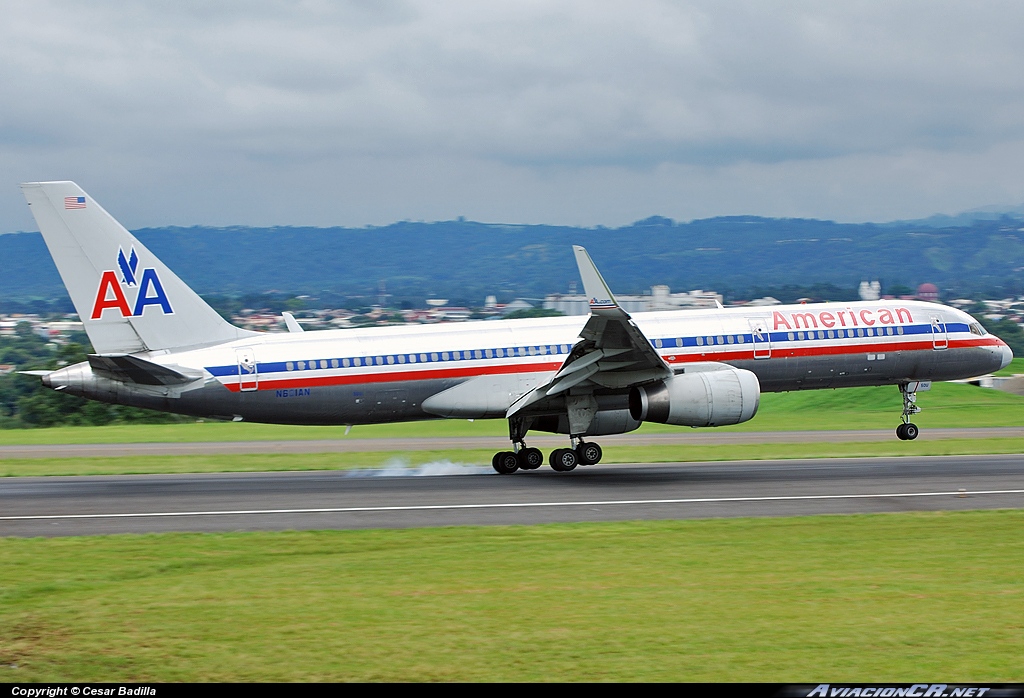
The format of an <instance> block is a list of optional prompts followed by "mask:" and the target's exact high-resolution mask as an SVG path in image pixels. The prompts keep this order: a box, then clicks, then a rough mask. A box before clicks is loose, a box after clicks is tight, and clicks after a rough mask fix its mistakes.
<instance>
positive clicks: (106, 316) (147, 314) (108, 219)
mask: <svg viewBox="0 0 1024 698" xmlns="http://www.w3.org/2000/svg"><path fill="white" fill-rule="evenodd" d="M21 190H22V193H24V195H25V199H27V200H28V204H29V206H31V207H32V215H33V216H35V219H36V223H37V224H38V225H39V231H40V232H41V233H42V234H43V240H45V241H46V246H47V247H48V248H49V250H50V255H52V256H53V261H54V263H55V264H56V265H57V271H59V272H60V277H61V279H62V280H63V281H64V285H65V286H66V287H67V289H68V293H69V294H70V295H71V301H72V302H73V303H74V304H75V310H77V311H78V315H79V317H81V318H82V322H83V323H84V324H85V331H86V332H87V333H88V335H89V340H90V341H91V342H92V345H93V349H94V350H95V351H96V352H97V353H99V354H110V353H135V352H140V351H147V350H148V351H156V350H160V349H178V348H186V347H195V346H203V345H209V344H217V343H220V342H227V341H231V340H234V339H240V338H242V337H247V336H251V335H252V334H255V333H253V332H250V331H248V330H242V329H239V328H237V327H235V326H234V325H231V324H230V323H228V322H227V321H226V320H224V318H222V317H221V316H220V315H218V314H217V311H215V310H214V309H213V308H211V307H210V306H209V305H207V304H206V302H205V301H204V300H203V299H202V298H200V297H199V296H198V295H197V294H196V293H195V291H193V290H192V289H190V288H189V287H188V286H186V285H185V282H183V281H182V280H181V279H179V278H178V277H177V276H175V275H174V273H173V272H172V271H171V270H170V269H168V268H167V267H166V266H164V264H163V262H161V261H160V260H159V259H157V258H156V257H155V256H154V255H153V253H152V252H150V251H149V250H147V249H146V247H145V246H144V245H143V244H142V243H141V242H139V241H138V240H137V239H135V236H134V235H132V234H131V233H129V232H128V231H127V230H125V228H124V227H123V226H122V225H121V224H120V223H118V222H117V221H116V220H114V218H113V217H112V216H111V215H110V214H109V213H107V212H106V211H104V210H103V207H101V206H100V205H99V204H97V203H96V202H95V201H94V200H93V199H92V198H91V197H90V196H89V195H88V194H86V193H85V192H84V191H82V189H81V188H80V187H79V186H78V185H77V184H75V183H74V182H31V183H28V184H22V185H21Z"/></svg>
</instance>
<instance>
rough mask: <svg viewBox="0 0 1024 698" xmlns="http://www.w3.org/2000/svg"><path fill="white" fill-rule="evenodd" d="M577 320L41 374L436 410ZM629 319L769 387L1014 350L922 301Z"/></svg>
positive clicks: (74, 388) (547, 374)
mask: <svg viewBox="0 0 1024 698" xmlns="http://www.w3.org/2000/svg"><path fill="white" fill-rule="evenodd" d="M586 321H587V318H586V317H559V318H540V319H529V320H525V319H524V320H503V321H488V322H474V323H452V324H441V325H430V326H422V325H414V326H410V325H405V326H392V327H381V328H369V329H362V330H331V331H321V332H303V333H287V334H285V333H270V334H265V335H260V336H256V337H250V338H246V339H241V340H237V341H233V342H227V343H222V344H218V345H216V346H209V347H205V348H201V349H192V350H187V351H175V352H154V353H149V354H139V356H141V357H143V358H145V359H147V360H148V361H151V362H153V363H157V364H161V365H164V366H167V367H169V368H172V369H176V370H183V371H185V372H186V373H188V374H189V375H193V376H195V377H196V379H195V380H194V381H193V382H192V383H190V384H188V385H186V386H170V387H168V386H131V385H126V384H124V383H121V382H118V381H111V380H109V379H106V378H103V377H100V376H97V375H94V374H93V373H92V372H91V370H90V367H89V364H87V363H85V364H77V365H75V366H72V367H68V368H66V369H63V370H60V371H56V372H53V373H51V374H50V375H49V376H48V377H47V379H46V382H47V384H48V385H50V386H51V387H57V386H58V385H65V386H66V387H65V388H64V389H65V390H66V391H67V392H69V393H72V394H78V395H82V396H84V397H89V398H93V399H100V400H105V401H109V402H117V403H121V404H130V405H137V406H141V407H150V408H154V409H160V410H165V411H171V412H178V413H182V414H189V415H195V416H202V417H215V418H224V419H235V420H246V421H258V422H272V423H291V424H366V423H381V422H393V421H409V420H420V419H431V418H435V417H437V416H438V415H437V414H435V413H431V412H430V411H428V410H425V409H424V406H423V403H424V401H425V400H427V399H428V398H430V397H431V396H433V395H436V394H438V393H440V392H442V391H445V390H447V389H449V388H452V387H454V386H456V385H458V384H459V383H461V382H464V381H466V380H469V379H473V378H479V377H484V376H494V377H495V380H496V381H497V380H498V378H499V377H501V381H500V389H501V390H506V391H507V390H510V388H509V386H510V385H511V386H514V387H513V388H511V390H521V393H520V394H522V393H525V392H527V391H529V390H531V389H533V388H534V387H536V386H538V385H542V384H543V383H545V382H546V381H547V380H549V379H550V378H551V376H552V375H553V374H554V373H555V372H556V371H558V370H559V368H560V367H561V366H562V364H563V363H564V362H565V360H566V358H567V357H568V355H569V353H570V351H571V350H572V348H573V345H574V344H575V343H576V342H577V340H578V337H579V334H580V331H581V329H582V328H583V326H584V324H585V323H586ZM633 321H634V322H635V324H636V325H637V327H639V329H640V330H641V331H642V332H643V334H644V335H645V336H646V337H647V338H648V339H649V340H650V342H651V344H652V345H653V346H654V348H655V350H656V351H657V352H658V353H659V354H660V355H661V356H662V358H663V359H664V360H665V361H666V362H667V363H668V364H669V365H670V366H673V367H682V366H685V365H686V364H692V363H695V362H720V363H725V364H729V365H731V366H734V367H736V368H742V369H747V370H750V371H752V372H753V373H754V374H755V375H756V376H757V379H758V381H759V383H760V388H761V390H762V391H765V392H778V391H789V390H804V389H821V388H842V387H852V386H866V385H884V384H899V383H906V382H909V381H928V380H935V381H941V380H954V379H962V378H970V377H974V376H978V375H981V374H985V373H989V372H992V371H994V370H997V369H999V368H1001V367H1002V366H1005V365H1006V364H1007V363H1009V360H1010V358H1011V353H1010V350H1009V348H1008V347H1007V346H1006V345H1005V344H1004V343H1003V342H1002V341H1001V340H999V339H998V338H997V337H995V336H993V335H990V334H987V333H986V332H985V331H984V329H982V328H981V326H980V325H979V324H978V323H977V321H976V320H974V319H973V318H971V317H970V316H969V315H967V314H966V313H963V312H961V311H959V310H956V309H954V308H950V307H947V306H943V305H939V304H935V303H925V302H919V301H877V302H858V303H819V304H806V305H788V306H771V307H758V308H752V307H750V308H743V307H740V308H721V309H709V310H685V311H675V312H653V313H637V314H635V315H633ZM510 381H511V382H510ZM496 385H497V383H496ZM614 397H615V396H611V398H614ZM620 397H621V398H622V399H625V398H624V394H623V395H622V396H620ZM611 398H609V399H611ZM496 404H498V407H496V408H494V409H483V410H481V411H480V413H479V414H465V415H463V416H474V417H478V418H491V417H503V416H504V411H503V408H501V404H503V403H502V401H501V400H498V401H497V402H496ZM506 406H507V404H506Z"/></svg>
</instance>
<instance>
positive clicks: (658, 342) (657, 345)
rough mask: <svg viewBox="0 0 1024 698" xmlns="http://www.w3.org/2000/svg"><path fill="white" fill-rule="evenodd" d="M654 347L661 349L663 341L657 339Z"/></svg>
mask: <svg viewBox="0 0 1024 698" xmlns="http://www.w3.org/2000/svg"><path fill="white" fill-rule="evenodd" d="M654 346H656V347H658V348H659V349H661V340H660V339H656V340H654Z"/></svg>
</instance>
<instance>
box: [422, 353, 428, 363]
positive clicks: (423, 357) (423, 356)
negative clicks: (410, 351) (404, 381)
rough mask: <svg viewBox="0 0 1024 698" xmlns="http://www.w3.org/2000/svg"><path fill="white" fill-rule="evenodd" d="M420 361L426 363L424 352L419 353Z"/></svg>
mask: <svg viewBox="0 0 1024 698" xmlns="http://www.w3.org/2000/svg"><path fill="white" fill-rule="evenodd" d="M420 361H421V362H423V363H426V362H427V355H426V354H420Z"/></svg>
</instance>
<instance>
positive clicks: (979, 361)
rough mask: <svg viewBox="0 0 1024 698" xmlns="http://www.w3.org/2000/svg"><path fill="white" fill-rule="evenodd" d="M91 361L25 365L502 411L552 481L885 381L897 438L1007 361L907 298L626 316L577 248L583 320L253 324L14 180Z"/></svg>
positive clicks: (70, 200)
mask: <svg viewBox="0 0 1024 698" xmlns="http://www.w3.org/2000/svg"><path fill="white" fill-rule="evenodd" d="M21 188H22V191H23V193H24V195H25V198H26V200H27V201H28V203H29V206H30V207H31V211H32V214H33V216H34V217H35V220H36V222H37V224H38V226H39V230H40V232H41V233H42V235H43V239H44V240H45V242H46V245H47V247H48V249H49V251H50V254H51V255H52V257H53V261H54V263H55V264H56V266H57V269H58V271H59V272H60V276H61V279H62V280H63V282H64V284H65V286H66V287H67V290H68V293H69V294H70V296H71V300H72V302H73V303H74V305H75V309H76V310H77V311H78V315H79V316H80V317H81V319H82V322H83V323H84V326H85V331H86V333H87V334H88V336H89V340H90V341H91V343H92V346H93V350H94V352H95V353H93V354H90V355H89V356H88V360H87V361H84V362H81V363H78V364H74V365H71V366H66V367H63V368H59V369H57V370H54V371H36V372H32V373H34V374H35V375H38V376H39V377H40V378H41V379H42V382H43V384H44V385H46V386H47V387H49V388H52V389H54V390H58V391H61V392H65V393H69V394H72V395H78V396H81V397H85V398H90V399H93V400H100V401H103V402H110V403H115V404H122V405H131V406H135V407H145V408H149V409H154V410H163V411H167V412H174V413H178V414H184V415H191V416H195V417H197V418H215V419H226V420H234V421H252V422H264V423H279V424H310V425H331V424H333V425H342V424H344V425H350V426H351V425H355V424H372V423H385V422H401V421H413V420H426V419H440V418H460V419H505V420H507V421H508V427H509V439H510V441H511V442H512V448H511V450H507V451H499V452H497V453H495V454H494V457H493V458H492V462H491V464H492V466H493V468H494V470H496V471H497V472H498V473H501V474H511V473H514V472H516V471H517V470H535V469H537V468H539V467H541V466H542V465H543V464H544V455H543V453H542V452H541V451H540V450H539V449H537V448H534V447H530V446H527V444H526V435H527V433H528V432H529V431H542V432H553V433H558V434H566V435H568V437H569V447H568V448H559V449H555V450H553V451H552V452H551V453H550V454H549V458H548V463H549V464H550V466H551V467H552V468H553V469H554V470H556V471H559V472H567V471H571V470H573V469H574V468H576V467H577V466H578V465H593V464H596V463H598V462H599V461H600V460H601V457H602V450H601V447H600V446H599V445H598V444H597V443H596V442H594V441H590V440H589V439H590V437H595V436H601V435H609V434H621V433H624V432H629V431H632V430H634V429H637V428H638V427H639V426H640V425H641V424H642V423H643V422H645V421H648V422H656V423H661V424H671V425H677V426H688V427H714V426H723V425H729V424H739V423H741V422H746V421H748V420H750V419H752V418H753V417H754V415H755V414H756V413H757V409H758V405H759V403H760V397H761V392H781V391H792V390H806V389H823V388H842V387H852V386H873V385H896V386H898V388H899V390H900V392H901V394H902V396H903V413H902V415H901V421H900V424H899V426H898V427H897V429H896V435H897V437H899V438H900V439H902V440H912V439H915V438H917V435H918V433H919V430H918V427H917V426H916V425H915V424H914V423H913V422H911V417H912V416H913V415H914V414H916V413H917V412H919V411H920V408H919V407H918V406H917V392H918V391H923V390H927V389H928V388H930V386H931V381H945V380H954V379H963V378H971V377H974V376H978V375H981V374H985V373H989V372H992V371H996V370H998V369H1000V368H1003V367H1005V366H1006V365H1008V364H1009V363H1010V360H1011V359H1012V352H1011V351H1010V348H1009V347H1007V345H1006V344H1005V343H1003V342H1002V341H1001V340H1000V339H999V338H998V337H996V336H994V335H992V334H989V333H987V332H986V330H985V329H984V328H983V327H982V326H981V325H980V324H979V323H978V322H977V321H976V320H975V319H974V318H972V317H971V316H970V315H968V314H966V313H964V312H962V311H960V310H957V309H955V308H950V307H947V306H944V305H940V304H937V303H930V302H921V301H913V300H898V301H897V300H881V301H865V302H851V303H816V304H801V305H779V306H769V307H756V308H755V307H736V308H714V309H699V310H680V311H663V312H644V313H634V314H632V315H631V314H629V313H626V312H625V311H624V310H623V309H622V308H621V307H620V306H619V304H618V303H617V302H616V300H615V296H614V295H613V294H612V292H611V290H610V289H609V287H608V284H607V283H605V281H604V279H603V278H602V277H601V274H600V272H599V271H598V270H597V267H596V266H595V265H594V263H593V261H592V260H591V258H590V256H589V254H588V253H587V251H586V250H585V249H584V248H583V247H580V246H573V252H574V254H575V258H576V263H577V266H578V267H579V273H580V277H581V279H582V281H583V288H584V290H585V292H586V294H587V297H588V298H589V299H590V314H589V316H587V317H554V318H535V319H517V320H496V321H490V322H480V323H451V324H439V325H430V326H391V327H375V328H366V329H342V330H325V331H317V332H302V331H301V330H302V328H301V326H300V325H299V324H298V323H297V322H296V321H295V320H294V318H292V317H286V320H287V325H288V329H289V332H279V333H260V332H253V331H250V330H245V329H241V328H238V327H235V326H234V325H232V324H230V323H229V322H227V321H226V320H224V319H223V318H222V317H221V316H220V315H219V314H218V313H217V312H216V311H214V310H213V308H211V307H210V306H209V305H207V303H206V302H205V301H203V300H202V298H200V297H199V296H198V295H197V294H196V293H195V292H194V291H193V290H192V289H191V288H189V287H188V286H187V285H186V284H185V283H184V282H183V281H181V279H179V278H178V277H177V276H176V275H175V274H174V273H173V272H171V270H170V269H168V268H167V267H166V266H164V264H163V263H162V262H161V261H160V260H159V259H157V258H156V257H155V256H154V255H153V253H152V252H150V251H149V250H148V249H146V247H145V246H144V245H143V244H142V243H141V242H139V241H138V240H137V239H136V238H135V237H134V236H133V235H132V234H131V233H129V232H128V231H127V230H126V229H125V228H124V227H123V226H121V225H120V224H119V223H118V222H117V221H116V220H115V219H114V218H113V217H112V216H111V215H110V214H109V213H107V212H106V211H105V210H104V209H103V208H102V207H101V206H100V205H99V204H98V203H96V201H95V200H93V199H92V197H90V196H89V195H88V194H86V193H85V192H84V191H83V190H82V189H81V188H80V187H79V186H78V185H77V184H75V183H74V182H32V183H27V184H22V185H21Z"/></svg>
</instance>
